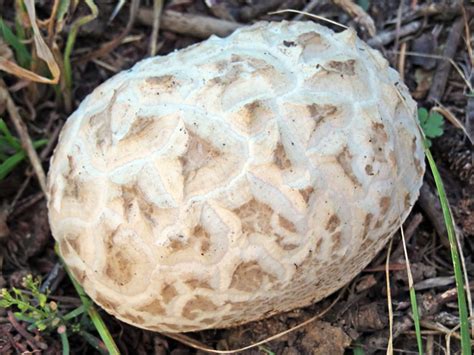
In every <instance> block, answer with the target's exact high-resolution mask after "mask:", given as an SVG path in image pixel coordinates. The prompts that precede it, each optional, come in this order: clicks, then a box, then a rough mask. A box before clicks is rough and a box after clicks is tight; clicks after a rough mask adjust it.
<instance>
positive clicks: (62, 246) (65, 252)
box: [58, 239, 72, 259]
mask: <svg viewBox="0 0 474 355" xmlns="http://www.w3.org/2000/svg"><path fill="white" fill-rule="evenodd" d="M58 244H59V251H60V253H61V255H62V257H63V259H66V258H68V257H69V256H70V255H71V252H72V250H71V247H70V246H69V243H68V242H67V241H66V240H65V239H60V240H59V241H58Z"/></svg>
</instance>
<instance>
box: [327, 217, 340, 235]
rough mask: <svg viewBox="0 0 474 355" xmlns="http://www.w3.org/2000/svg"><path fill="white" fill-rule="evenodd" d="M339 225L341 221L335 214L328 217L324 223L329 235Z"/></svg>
mask: <svg viewBox="0 0 474 355" xmlns="http://www.w3.org/2000/svg"><path fill="white" fill-rule="evenodd" d="M340 224H341V220H340V219H339V217H338V216H337V214H333V215H331V217H329V219H328V222H327V223H326V230H327V231H328V232H330V233H332V232H334V231H335V230H336V228H337V227H339V225H340Z"/></svg>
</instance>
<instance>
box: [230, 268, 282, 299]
mask: <svg viewBox="0 0 474 355" xmlns="http://www.w3.org/2000/svg"><path fill="white" fill-rule="evenodd" d="M266 277H268V278H270V279H271V280H273V279H274V277H273V276H272V275H269V274H268V273H266V272H265V271H263V270H262V268H261V266H260V265H259V263H258V262H256V261H248V262H242V263H240V264H239V266H237V268H236V269H235V271H234V273H233V275H232V281H231V283H230V288H234V289H236V290H239V291H244V292H254V291H257V290H258V289H259V288H260V286H261V285H262V282H263V280H264V279H265V278H266Z"/></svg>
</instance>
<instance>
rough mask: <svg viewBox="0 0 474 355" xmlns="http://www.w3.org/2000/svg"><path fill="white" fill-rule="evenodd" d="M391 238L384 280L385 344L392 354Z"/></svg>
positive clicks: (388, 351)
mask: <svg viewBox="0 0 474 355" xmlns="http://www.w3.org/2000/svg"><path fill="white" fill-rule="evenodd" d="M392 243H393V239H390V243H389V244H388V250H387V260H386V262H385V282H386V285H387V306H388V325H389V332H388V333H389V337H388V344H387V354H393V308H392V293H391V290H390V254H391V252H392Z"/></svg>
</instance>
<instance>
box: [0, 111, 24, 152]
mask: <svg viewBox="0 0 474 355" xmlns="http://www.w3.org/2000/svg"><path fill="white" fill-rule="evenodd" d="M0 133H3V138H5V142H6V143H8V144H9V145H10V147H11V148H13V149H14V150H20V149H21V143H20V141H19V140H18V138H15V137H13V136H12V134H11V133H10V130H9V129H8V127H7V124H6V123H5V121H4V120H3V119H1V118H0Z"/></svg>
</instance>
